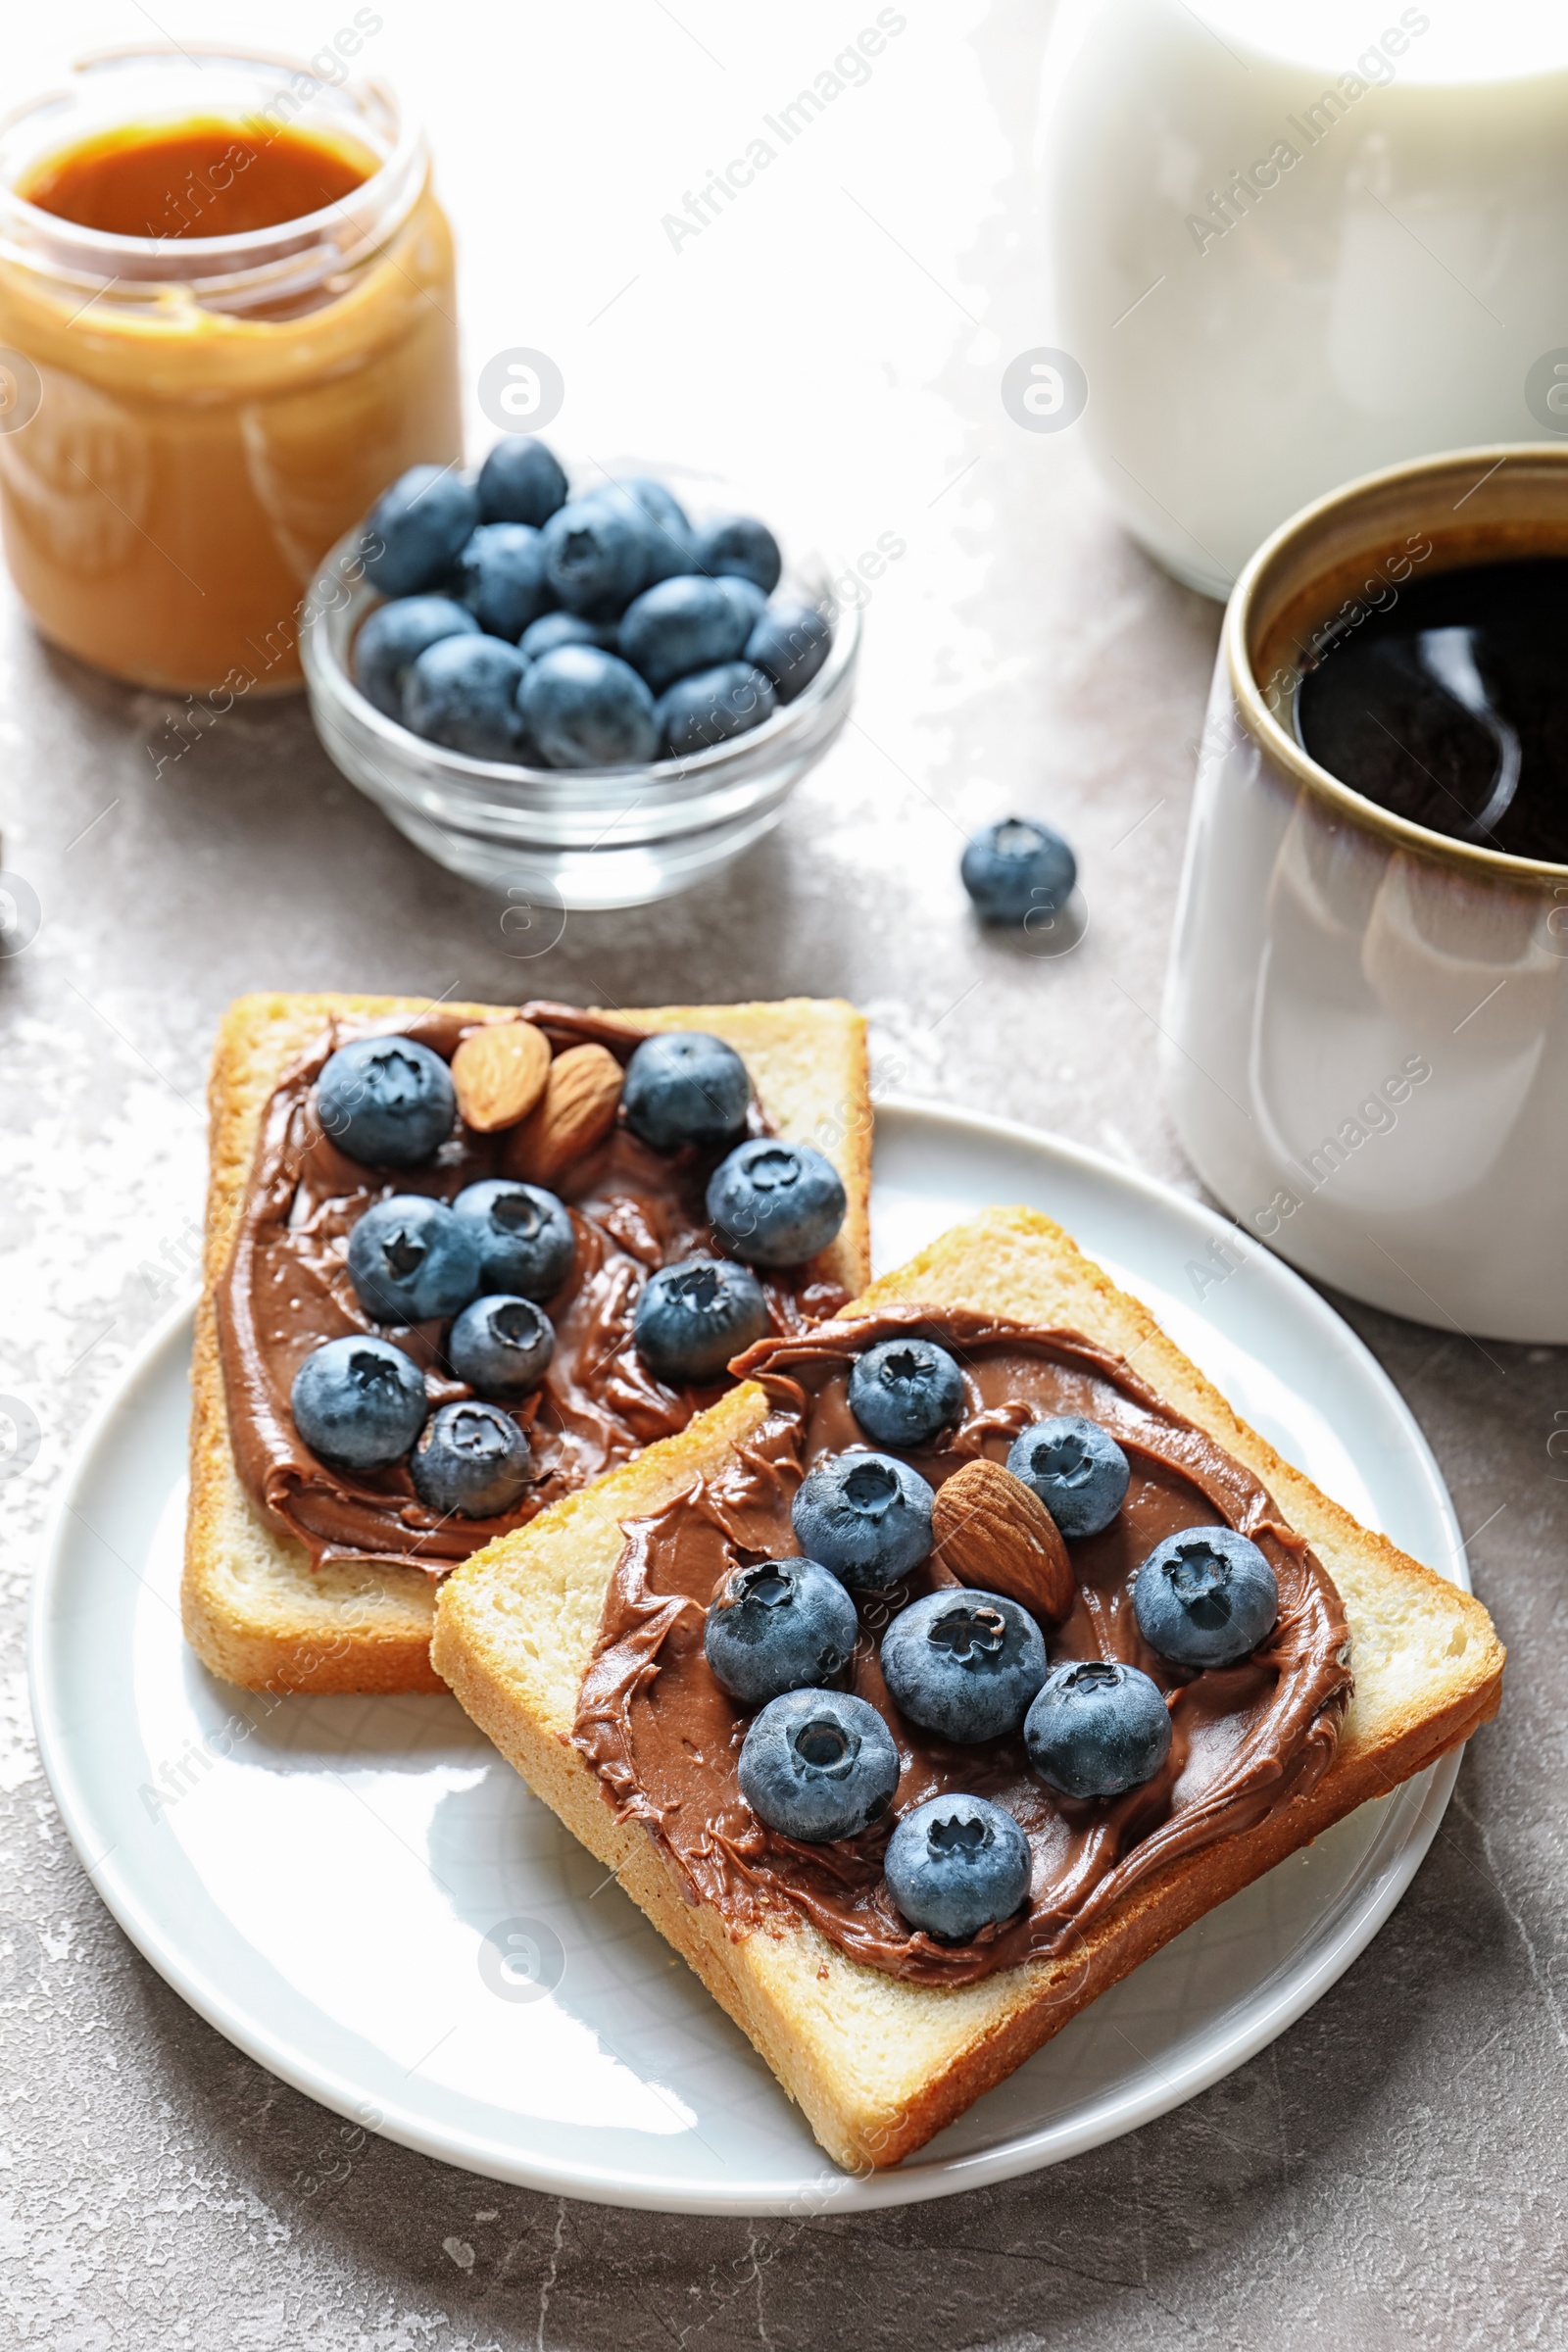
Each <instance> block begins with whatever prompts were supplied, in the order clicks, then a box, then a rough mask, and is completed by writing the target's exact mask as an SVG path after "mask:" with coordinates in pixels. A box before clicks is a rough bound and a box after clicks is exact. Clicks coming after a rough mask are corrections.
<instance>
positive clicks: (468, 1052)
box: [452, 1021, 550, 1135]
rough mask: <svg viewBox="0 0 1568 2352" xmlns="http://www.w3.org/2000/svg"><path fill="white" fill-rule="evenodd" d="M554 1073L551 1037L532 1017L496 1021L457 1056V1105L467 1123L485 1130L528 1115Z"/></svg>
mask: <svg viewBox="0 0 1568 2352" xmlns="http://www.w3.org/2000/svg"><path fill="white" fill-rule="evenodd" d="M549 1075H550V1040H549V1038H548V1037H546V1035H545V1033H544V1031H543V1030H542V1029H536V1028H535V1027H534V1026H533V1024H532V1022H531V1021H492V1022H490V1023H489V1024H488V1025H487V1026H486V1027H485V1028H483V1029H475V1030H474V1031H473V1032H472V1033H471V1034H470V1035H469V1036H467V1037H466V1038H465V1039H464V1041H463V1043H462V1045H461V1046H460V1047H459V1048H458V1050H457V1052H456V1053H455V1054H453V1056H452V1083H453V1085H454V1087H455V1088H456V1089H457V1096H458V1108H459V1110H460V1111H461V1112H462V1114H463V1119H464V1124H465V1125H466V1126H468V1127H476V1128H477V1129H478V1131H479V1133H480V1134H481V1135H493V1134H494V1133H495V1132H496V1130H497V1129H498V1128H500V1127H515V1125H516V1124H517V1121H518V1120H519V1119H525V1118H526V1117H527V1115H528V1113H529V1111H530V1110H532V1108H533V1106H534V1104H535V1103H537V1102H538V1100H539V1098H540V1096H541V1095H542V1094H543V1093H544V1091H545V1081H546V1079H547V1078H548V1077H549Z"/></svg>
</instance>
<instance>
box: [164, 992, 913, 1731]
mask: <svg viewBox="0 0 1568 2352" xmlns="http://www.w3.org/2000/svg"><path fill="white" fill-rule="evenodd" d="M427 1009H428V1005H427V1004H426V1003H425V1002H424V1001H423V1000H420V999H417V998H413V997H360V996H283V995H273V996H253V997H242V998H240V999H239V1000H238V1002H237V1003H235V1004H233V1005H230V1006H229V1008H228V1011H227V1012H226V1013H225V1015H224V1016H223V1020H222V1023H221V1027H220V1030H219V1034H218V1043H217V1047H216V1050H215V1053H214V1056H213V1068H212V1076H211V1079H210V1081H209V1086H208V1103H209V1110H210V1115H211V1137H212V1144H211V1169H210V1175H209V1180H208V1194H207V1227H206V1239H205V1246H204V1252H203V1269H202V1296H201V1302H200V1305H199V1308H198V1310H197V1317H196V1345H195V1353H194V1358H193V1361H192V1367H191V1392H192V1409H191V1495H190V1510H189V1517H188V1521H187V1528H186V1539H185V1572H184V1579H183V1584H182V1588H181V1613H182V1616H183V1620H184V1627H185V1636H186V1639H187V1641H188V1642H190V1644H191V1646H192V1648H193V1649H194V1650H195V1651H196V1653H197V1655H198V1656H199V1657H200V1658H201V1659H202V1661H203V1663H204V1664H205V1665H207V1666H209V1667H211V1669H212V1670H213V1672H214V1673H215V1674H219V1675H221V1676H222V1677H223V1678H224V1680H225V1681H228V1682H232V1683H238V1684H240V1685H242V1686H243V1687H244V1688H245V1689H247V1690H252V1691H259V1690H272V1691H361V1692H373V1693H383V1692H389V1691H445V1689H446V1685H445V1683H444V1682H443V1681H442V1680H441V1678H440V1676H439V1675H437V1674H436V1672H435V1670H434V1668H433V1667H432V1666H431V1664H430V1632H431V1627H432V1624H433V1622H434V1614H435V1588H434V1586H433V1585H432V1583H431V1580H430V1578H429V1577H428V1576H427V1575H426V1574H425V1572H424V1570H423V1569H418V1568H407V1569H400V1568H377V1567H370V1566H344V1567H329V1568H322V1569H319V1570H314V1571H313V1569H312V1567H311V1564H310V1557H309V1554H308V1553H307V1552H306V1550H305V1548H304V1546H303V1545H302V1544H291V1543H288V1542H286V1541H285V1540H283V1539H281V1538H279V1537H278V1536H276V1535H274V1534H273V1533H272V1531H271V1530H270V1528H269V1527H267V1526H266V1525H265V1524H264V1522H263V1521H262V1519H261V1517H260V1516H259V1514H258V1513H257V1511H256V1509H255V1508H254V1506H253V1505H252V1503H251V1500H250V1498H249V1496H248V1495H246V1493H245V1491H244V1488H243V1487H242V1486H241V1484H240V1481H239V1477H238V1474H237V1472H236V1471H235V1468H234V1460H233V1453H232V1449H231V1447H230V1445H229V1438H228V1415H227V1407H226V1402H225V1397H224V1391H223V1378H222V1368H221V1362H220V1359H219V1348H218V1321H217V1312H216V1306H215V1294H216V1290H217V1286H218V1283H219V1281H220V1279H221V1275H222V1273H223V1270H224V1268H225V1267H226V1265H227V1262H228V1256H229V1252H230V1250H231V1249H232V1247H233V1241H234V1233H235V1229H236V1227H237V1225H238V1223H239V1220H240V1217H241V1215H242V1214H243V1211H244V1206H245V1199H246V1193H247V1189H248V1186H249V1182H250V1173H251V1163H252V1159H253V1157H254V1153H255V1150H256V1139H257V1135H258V1133H259V1130H260V1127H261V1122H262V1118H263V1115H264V1113H265V1110H266V1107H267V1103H268V1102H269V1100H270V1096H271V1094H272V1090H273V1089H274V1087H275V1086H276V1085H277V1082H278V1080H279V1078H280V1077H281V1076H282V1074H283V1072H284V1070H285V1069H286V1068H287V1067H288V1065H289V1063H290V1062H291V1061H292V1060H293V1059H294V1058H295V1056H296V1055H297V1054H302V1053H304V1052H305V1051H306V1049H307V1048H308V1047H309V1046H311V1045H312V1044H313V1042H314V1041H315V1040H316V1039H317V1038H318V1037H319V1035H320V1033H321V1031H322V1029H323V1028H324V1027H325V1025H326V1023H327V1022H328V1021H329V1020H331V1019H332V1018H334V1017H338V1018H348V1019H363V1020H368V1021H392V1020H398V1019H401V1018H406V1017H408V1016H411V1015H413V1014H416V1013H418V1012H422V1011H425V1010H427ZM443 1009H444V1010H445V1011H447V1012H449V1013H452V1014H455V1015H456V1016H457V1017H458V1018H460V1019H464V1020H472V1021H502V1020H511V1019H513V1018H515V1006H513V1005H452V1004H446V1005H443ZM625 1017H626V1018H628V1019H630V1020H634V1021H638V1022H641V1023H643V1024H645V1025H646V1026H647V1027H648V1028H649V1029H694V1028H700V1029H707V1030H711V1031H712V1032H713V1033H714V1034H715V1035H717V1036H720V1037H723V1038H725V1039H726V1040H727V1041H728V1043H729V1044H731V1045H732V1046H734V1048H735V1049H736V1051H737V1053H739V1054H741V1056H742V1058H743V1059H744V1060H745V1062H746V1064H747V1067H748V1068H749V1070H750V1071H751V1073H752V1077H753V1080H754V1082H755V1084H756V1086H757V1090H758V1093H759V1095H760V1098H761V1100H762V1102H763V1103H764V1104H765V1106H766V1108H767V1110H768V1112H769V1115H770V1116H771V1117H772V1118H773V1119H774V1121H775V1122H776V1124H777V1126H778V1127H779V1130H780V1132H781V1133H782V1134H784V1135H786V1136H790V1137H792V1138H794V1139H796V1140H798V1141H802V1142H808V1141H809V1142H812V1143H815V1144H816V1145H817V1147H818V1149H819V1150H821V1151H823V1152H826V1153H827V1156H828V1157H829V1158H830V1159H831V1160H832V1161H833V1162H834V1164H835V1166H836V1167H837V1168H838V1170H839V1173H840V1175H841V1176H842V1177H843V1179H844V1187H845V1191H846V1193H847V1194H848V1196H849V1210H848V1214H847V1215H846V1217H845V1221H844V1224H843V1226H842V1228H841V1229H840V1232H839V1235H838V1239H837V1241H836V1242H835V1243H834V1245H833V1249H832V1250H831V1252H829V1253H828V1256H829V1261H830V1263H831V1266H832V1271H833V1274H834V1276H835V1278H836V1279H837V1280H838V1281H839V1282H841V1283H842V1284H843V1286H844V1288H845V1289H846V1290H850V1291H854V1290H857V1289H858V1288H859V1286H860V1285H861V1284H862V1283H863V1282H864V1281H865V1279H866V1277H867V1274H868V1271H869V1263H870V1241H869V1200H870V1167H871V1107H870V1097H869V1092H868V1084H867V1068H866V1052H865V1024H864V1022H863V1020H862V1019H861V1017H860V1015H859V1014H858V1012H857V1011H856V1010H855V1008H854V1006H853V1005H847V1004H844V1003H843V1002H842V1001H840V1000H838V999H816V998H792V999H787V1000H785V1001H783V1002H780V1003H778V1004H760V1005H662V1006H660V1007H657V1008H656V1009H653V1010H650V1011H643V1010H635V1011H632V1012H630V1013H628V1014H627V1015H626V1016H625Z"/></svg>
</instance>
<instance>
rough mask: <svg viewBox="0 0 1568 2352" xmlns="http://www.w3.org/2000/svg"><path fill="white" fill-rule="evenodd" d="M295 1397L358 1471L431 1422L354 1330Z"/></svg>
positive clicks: (302, 1424)
mask: <svg viewBox="0 0 1568 2352" xmlns="http://www.w3.org/2000/svg"><path fill="white" fill-rule="evenodd" d="M290 1400H291V1402H292V1404H293V1407H294V1426H295V1428H296V1429H297V1430H298V1431H299V1433H300V1436H301V1437H302V1438H303V1439H304V1440H305V1443H306V1445H307V1446H309V1447H310V1449H311V1451H312V1452H313V1453H319V1454H321V1455H322V1456H323V1457H324V1458H325V1459H326V1460H327V1461H329V1462H343V1463H345V1464H346V1465H347V1466H348V1468H350V1469H351V1470H382V1469H384V1468H385V1467H386V1465H387V1463H388V1462H396V1461H400V1460H401V1459H402V1457H403V1455H404V1454H406V1453H407V1452H408V1450H409V1447H410V1446H412V1445H413V1444H414V1441H415V1439H416V1438H417V1436H418V1434H419V1431H420V1429H421V1428H422V1427H423V1425H424V1415H425V1397H424V1375H423V1373H422V1372H421V1371H420V1370H419V1368H418V1366H417V1364H414V1363H411V1362H410V1361H409V1358H408V1357H407V1356H406V1355H405V1354H404V1352H403V1350H402V1348H394V1347H393V1345H392V1343H391V1341H390V1340H372V1339H370V1338H369V1337H368V1336H364V1335H362V1334H360V1333H359V1332H351V1333H350V1334H349V1336H348V1338H347V1339H343V1340H328V1341H327V1342H326V1343H325V1345H324V1346H323V1347H320V1348H313V1349H312V1351H311V1353H310V1354H309V1355H308V1356H307V1357H306V1358H305V1361H304V1363H303V1364H301V1366H300V1368H299V1370H298V1371H297V1372H296V1373H295V1375H294V1386H293V1389H292V1391H291V1392H290ZM852 1614H853V1611H852Z"/></svg>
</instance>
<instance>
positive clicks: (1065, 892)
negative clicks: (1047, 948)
mask: <svg viewBox="0 0 1568 2352" xmlns="http://www.w3.org/2000/svg"><path fill="white" fill-rule="evenodd" d="M958 870H959V872H960V873H961V875H962V876H963V887H964V889H965V890H966V891H967V892H968V893H969V896H970V898H971V899H972V900H973V901H974V904H975V907H976V909H977V911H978V912H979V913H980V914H981V915H983V916H984V918H985V919H986V921H987V922H993V923H1011V924H1013V925H1015V926H1016V925H1019V924H1024V925H1027V923H1028V922H1029V920H1030V918H1031V917H1032V916H1035V915H1042V916H1048V915H1053V914H1055V913H1056V912H1057V910H1058V909H1059V908H1060V907H1064V906H1065V905H1066V904H1067V901H1068V900H1069V899H1070V898H1071V896H1072V891H1073V884H1074V883H1075V882H1076V881H1077V879H1078V860H1077V859H1076V858H1074V856H1073V854H1072V852H1071V850H1070V849H1069V848H1068V847H1067V844H1066V843H1065V842H1064V841H1063V840H1062V838H1061V835H1060V834H1059V833H1053V831H1052V829H1051V827H1050V826H1049V825H1042V824H1039V823H1037V822H1036V820H1035V819H1034V818H1033V817H1030V816H1009V817H1005V818H1004V819H1003V821H1002V822H1001V824H997V825H987V826H986V827H985V829H984V831H983V832H980V833H977V834H976V835H975V837H974V839H973V840H972V841H971V842H970V843H969V846H968V848H967V849H966V850H965V851H964V853H963V858H962V859H961V861H960V864H959V868H958Z"/></svg>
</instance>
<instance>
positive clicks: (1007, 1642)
mask: <svg viewBox="0 0 1568 2352" xmlns="http://www.w3.org/2000/svg"><path fill="white" fill-rule="evenodd" d="M882 1675H883V1679H884V1681H885V1682H886V1684H887V1687H888V1689H889V1690H890V1691H892V1693H893V1696H894V1699H895V1700H896V1701H897V1703H898V1705H899V1706H900V1708H902V1710H903V1712H904V1713H905V1714H906V1715H907V1717H908V1718H909V1721H910V1722H911V1723H917V1724H919V1725H920V1726H921V1727H922V1728H923V1729H924V1730H925V1731H928V1732H935V1733H937V1735H938V1736H939V1738H941V1739H943V1740H962V1741H964V1742H965V1743H967V1742H969V1741H970V1740H1000V1739H1002V1738H1003V1736H1004V1734H1005V1733H1007V1732H1015V1731H1016V1730H1017V1729H1018V1726H1019V1724H1020V1723H1022V1721H1023V1719H1024V1716H1025V1714H1026V1713H1027V1711H1028V1707H1029V1701H1030V1700H1031V1699H1032V1698H1033V1697H1034V1694H1035V1692H1036V1691H1038V1690H1039V1688H1040V1686H1041V1684H1042V1683H1043V1682H1044V1681H1045V1679H1046V1642H1045V1637H1044V1635H1043V1634H1042V1633H1041V1631H1040V1628H1039V1626H1038V1625H1036V1623H1035V1621H1034V1619H1033V1618H1032V1617H1031V1616H1030V1615H1029V1612H1028V1611H1027V1609H1020V1608H1019V1606H1018V1604H1017V1602H1016V1601H1013V1600H1005V1599H1004V1598H1003V1597H1002V1595H1001V1593H972V1592H968V1591H955V1590H954V1588H953V1587H952V1586H948V1587H946V1588H945V1589H943V1590H942V1591H940V1592H936V1593H926V1595H925V1597H924V1598H923V1599H921V1600H911V1601H910V1603H909V1605H908V1607H907V1609H904V1610H902V1611H901V1612H900V1614H899V1615H898V1616H897V1617H895V1618H894V1620H893V1623H892V1624H891V1625H890V1626H889V1627H888V1630H887V1632H886V1633H885V1634H884V1635H883V1637H882Z"/></svg>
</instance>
